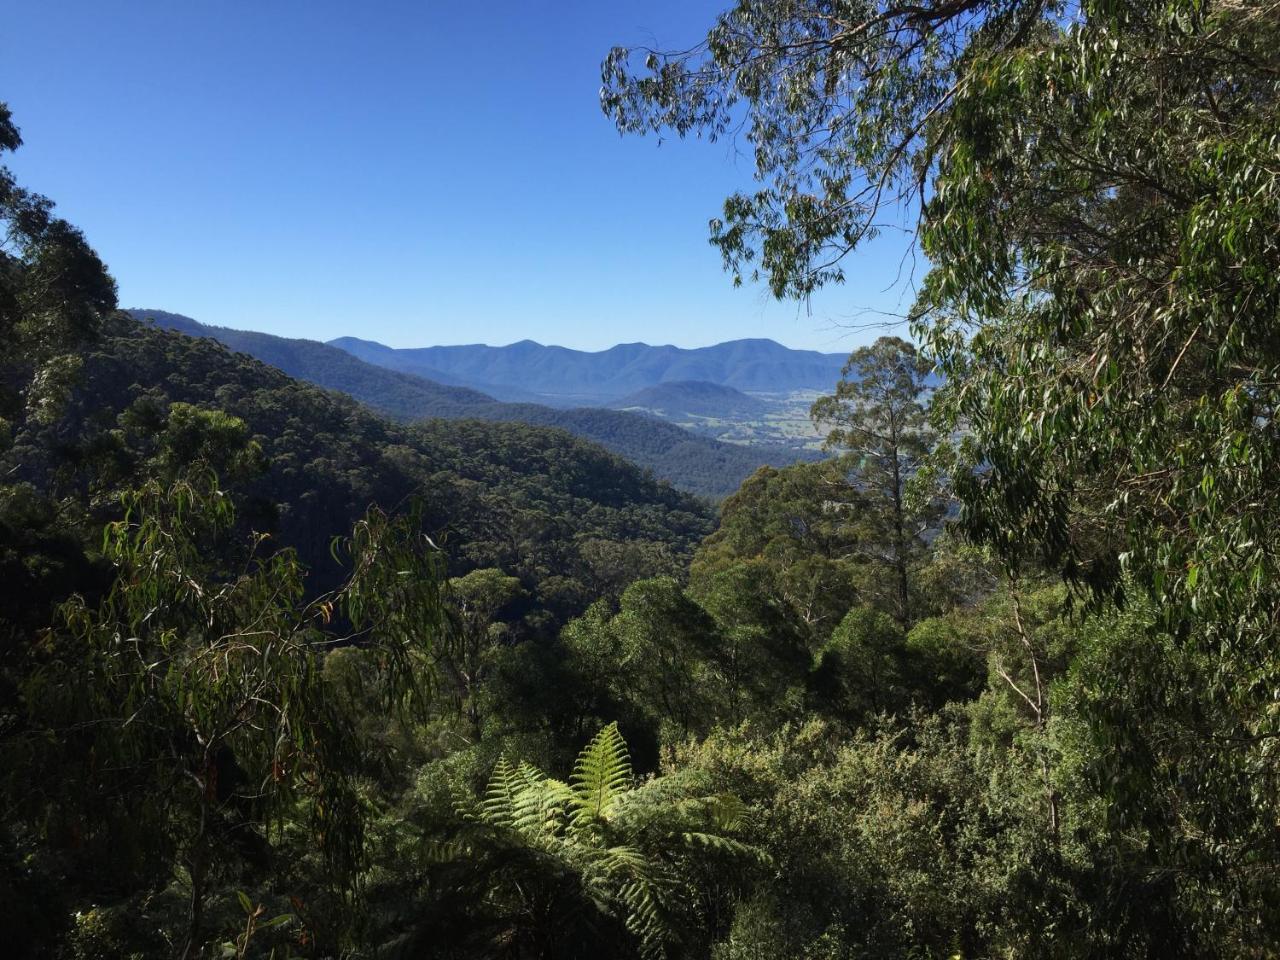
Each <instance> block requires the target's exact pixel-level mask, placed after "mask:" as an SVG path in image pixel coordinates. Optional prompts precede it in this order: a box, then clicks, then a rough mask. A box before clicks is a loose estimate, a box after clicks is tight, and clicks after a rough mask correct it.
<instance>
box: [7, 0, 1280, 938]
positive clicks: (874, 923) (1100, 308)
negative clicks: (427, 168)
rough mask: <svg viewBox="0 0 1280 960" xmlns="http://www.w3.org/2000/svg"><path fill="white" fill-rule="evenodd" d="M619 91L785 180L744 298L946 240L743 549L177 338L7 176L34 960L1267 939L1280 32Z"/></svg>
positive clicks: (861, 12) (1275, 682)
mask: <svg viewBox="0 0 1280 960" xmlns="http://www.w3.org/2000/svg"><path fill="white" fill-rule="evenodd" d="M604 77H605V85H604V89H603V91H602V104H603V106H604V108H605V111H606V113H607V114H608V115H609V116H610V117H611V118H612V119H613V120H614V121H615V122H616V123H617V125H618V126H619V127H620V128H621V129H623V130H624V131H632V132H638V131H654V132H668V131H674V132H675V133H677V134H680V135H692V134H698V135H706V136H711V137H722V136H736V137H739V138H740V139H741V140H744V141H745V142H746V143H747V144H749V145H750V149H751V150H752V154H753V158H754V161H755V165H756V172H757V175H758V179H759V187H758V189H757V190H755V191H754V192H750V193H744V194H739V195H735V196H733V197H731V198H730V199H729V200H728V201H727V202H726V205H725V209H724V212H723V216H721V217H720V218H718V219H717V220H715V221H713V223H712V225H711V229H712V239H713V241H714V242H715V243H716V244H717V245H719V247H720V249H721V250H722V252H723V253H724V256H725V260H726V264H727V265H728V266H729V268H730V269H731V270H732V271H734V272H735V274H736V276H737V278H739V279H743V278H746V277H748V276H751V275H753V274H754V275H758V276H759V277H760V278H761V279H763V280H765V281H767V282H768V283H769V285H770V286H771V288H772V289H773V291H774V292H775V293H776V294H778V295H780V296H798V297H804V296H806V295H808V294H809V293H811V292H812V291H813V290H815V289H816V288H817V287H818V286H821V285H824V284H831V283H836V282H838V281H839V280H840V279H841V278H842V275H843V271H845V270H849V269H852V265H853V264H854V263H856V260H855V259H854V257H855V256H856V252H857V249H858V246H859V244H861V243H862V242H863V241H864V240H865V239H866V238H867V237H868V236H870V235H872V234H873V233H874V231H875V230H876V229H877V228H878V223H879V215H880V211H881V210H882V209H883V208H884V207H885V205H886V204H887V203H888V202H890V200H892V201H893V202H895V203H898V204H905V205H908V206H907V207H906V208H908V209H911V210H913V212H914V215H915V216H916V217H917V227H916V229H917V231H918V236H919V240H920V243H921V245H922V248H923V250H924V252H925V253H927V255H928V260H929V264H930V266H929V269H928V273H927V275H926V276H924V277H923V278H922V285H921V293H920V296H919V298H918V300H917V302H916V304H915V306H914V308H913V310H912V314H911V317H910V321H911V328H912V331H913V333H914V342H912V341H908V340H905V339H901V338H897V337H883V338H881V339H879V340H878V341H876V342H875V343H874V344H871V345H869V346H867V347H864V348H860V349H858V350H857V351H855V352H854V353H853V354H852V355H851V356H850V357H849V359H848V362H847V364H846V365H845V368H844V373H843V375H842V376H841V378H840V379H839V380H837V381H835V382H833V383H832V384H831V385H830V388H829V393H828V394H827V395H826V396H825V397H823V398H822V399H820V400H818V401H817V402H816V403H815V404H814V408H813V418H814V421H815V423H816V424H819V425H821V426H822V428H823V429H825V430H827V431H828V432H829V435H828V439H827V445H828V447H829V449H830V451H831V453H832V456H831V457H830V458H828V459H825V460H823V461H820V462H812V463H800V464H796V465H793V466H789V467H785V468H781V469H779V468H775V467H764V468H761V469H760V470H758V471H757V472H756V473H754V474H753V475H752V476H750V477H749V478H748V479H747V480H746V481H745V482H743V483H742V485H741V486H740V488H739V489H737V491H736V492H734V493H733V494H732V495H731V496H729V497H728V498H727V499H726V500H725V501H724V503H723V505H722V508H721V509H720V512H719V517H718V522H715V520H713V518H711V517H710V516H709V515H708V513H707V512H706V509H705V507H703V506H702V505H701V504H700V503H699V502H697V501H694V500H692V499H690V498H688V497H686V496H685V495H683V494H680V493H677V492H675V491H673V490H672V489H670V488H669V487H666V486H663V485H660V484H657V483H655V482H654V481H653V480H652V479H650V478H648V477H647V476H646V475H645V474H643V473H642V472H640V471H639V470H637V469H635V468H634V467H632V466H630V465H628V464H626V463H625V462H623V461H621V460H619V459H617V458H616V457H613V456H611V455H609V454H607V453H605V452H603V451H601V450H599V449H598V448H595V447H592V446H590V445H589V444H584V443H582V442H581V441H578V440H576V439H574V438H572V437H570V436H569V435H567V434H565V433H562V432H559V431H554V430H545V429H539V428H534V427H530V426H527V425H520V424H493V423H481V422H476V421H459V422H448V423H445V422H442V421H435V422H428V423H425V424H420V425H413V426H406V425H403V424H396V423H392V422H388V421H386V420H383V419H381V418H379V417H378V416H375V415H373V414H371V413H370V412H368V411H366V410H365V409H364V408H362V407H360V406H359V405H358V404H356V403H355V402H354V401H352V400H350V399H347V398H344V397H342V396H339V395H337V394H332V393H327V392H324V391H322V390H319V389H316V388H314V387H311V386H308V385H305V384H301V383H298V382H296V381H293V380H291V379H289V378H288V377H287V376H285V375H283V374H281V373H279V372H278V371H274V370H272V369H271V368H269V367H266V366H264V365H262V364H260V363H258V362H256V361H253V360H251V359H250V358H248V357H245V356H243V355H236V354H232V353H230V352H228V351H227V350H225V349H224V348H222V347H220V346H218V345H216V344H214V343H212V342H211V341H208V340H196V339H192V338H189V337H185V336H183V335H181V334H177V333H169V332H164V331H160V330H157V329H154V328H151V327H147V326H144V325H140V324H138V323H137V322H136V321H134V320H133V319H131V318H129V317H127V316H125V315H121V314H118V313H116V312H115V294H114V284H113V282H112V280H111V278H110V277H109V275H108V274H107V272H106V270H105V268H104V266H103V265H102V263H101V261H100V260H99V259H98V257H97V255H96V254H95V253H94V252H93V251H92V250H91V249H90V248H89V246H88V245H87V243H86V241H85V239H84V238H83V237H82V236H81V234H80V233H79V232H78V231H76V230H75V229H74V228H72V227H71V226H69V225H68V224H66V223H64V222H63V221H61V220H58V219H57V218H56V217H55V216H54V215H53V213H52V207H51V205H50V204H49V203H48V201H45V200H43V199H42V198H39V197H35V196H33V195H31V194H29V193H27V192H25V191H23V190H22V189H21V188H19V187H18V186H17V185H16V183H15V182H14V180H13V178H12V176H11V175H10V174H9V173H8V172H7V171H5V172H4V173H3V174H2V175H0V219H3V220H4V228H5V232H4V237H5V239H4V241H3V244H2V245H0V283H2V284H3V287H2V289H0V324H2V325H3V332H4V335H5V344H6V349H5V352H4V355H3V357H2V358H0V361H2V362H0V417H3V423H2V424H0V426H3V445H2V446H0V565H2V566H3V571H2V577H0V584H3V587H2V589H3V590H4V594H5V595H4V604H3V605H2V606H0V804H3V809H4V812H5V816H4V819H3V821H0V906H2V909H0V933H3V934H4V935H5V943H6V945H7V946H8V947H9V949H10V951H11V952H12V953H14V954H15V955H17V956H23V957H52V958H81V957H104V958H116V957H119V958H124V957H150V956H177V957H183V958H196V957H213V956H228V957H270V956H276V957H280V956H304V957H352V958H355V957H386V958H391V957H443V958H479V957H510V958H522V960H523V958H577V957H598V956H609V957H643V958H649V957H670V958H677V957H687V958H695V957H710V958H715V960H731V958H732V960H739V958H740V960H748V958H764V957H769V958H774V957H786V958H852V957H877V958H879V957H902V958H914V957H1044V958H1062V957H1081V958H1084V957H1097V956H1108V957H1109V956H1117V957H1135V958H1137V957H1265V956H1271V955H1274V954H1275V952H1276V949H1277V944H1280V831H1277V827H1276V825H1277V822H1280V819H1278V818H1280V789H1278V788H1280V783H1278V780H1277V775H1278V769H1277V754H1276V750H1275V744H1276V743H1277V734H1278V732H1280V731H1278V730H1277V722H1278V719H1277V718H1280V698H1278V697H1277V693H1276V691H1277V689H1280V656H1278V655H1277V650H1278V649H1280V635H1278V634H1280V630H1278V627H1277V622H1276V616H1277V611H1278V610H1280V597H1277V596H1276V583H1277V573H1280V571H1277V569H1276V564H1277V561H1276V558H1277V556H1280V541H1278V540H1277V533H1276V531H1277V530H1280V524H1278V523H1277V519H1280V518H1276V517H1274V516H1273V514H1274V512H1275V510H1276V504H1277V503H1280V496H1278V495H1280V490H1277V488H1276V487H1277V482H1278V480H1277V478H1280V470H1278V469H1277V467H1278V466H1280V464H1278V463H1277V459H1280V437H1277V435H1276V425H1275V405H1276V401H1277V390H1278V389H1280V387H1277V385H1278V384H1280V358H1278V357H1277V350H1276V337H1275V330H1276V329H1278V328H1277V324H1276V321H1277V319H1278V318H1277V312H1278V309H1277V308H1280V239H1277V238H1280V229H1278V228H1280V223H1277V221H1278V220H1280V161H1278V159H1277V158H1278V157H1280V148H1278V144H1280V140H1278V139H1277V138H1278V136H1280V135H1278V134H1277V133H1276V131H1277V130H1278V129H1280V124H1277V119H1278V118H1277V92H1278V90H1277V86H1278V85H1280V6H1278V5H1277V4H1275V3H1269V2H1265V0H1263V2H1237V0H1225V2H1199V0H1196V2H1190V0H1157V2H1110V0H1109V2H1097V3H1085V4H1081V5H1058V4H1044V3H1030V2H1026V0H1003V2H986V0H959V2H939V3H924V4H916V3H912V4H896V3H892V2H880V0H870V2H869V0H738V2H737V3H736V4H735V5H733V6H732V7H731V9H729V10H727V11H726V12H725V13H724V14H722V15H721V16H720V17H719V18H718V19H717V20H716V22H715V23H714V24H712V25H711V26H710V31H709V33H708V35H707V38H706V40H705V42H704V43H702V44H700V45H698V46H696V47H694V48H692V49H689V50H685V51H681V52H673V53H663V52H661V51H630V50H625V49H618V50H615V51H613V52H612V53H610V54H609V55H608V57H607V59H606V61H605V64H604ZM19 145H20V138H19V137H18V133H17V130H16V128H15V127H14V126H13V124H12V122H11V120H10V117H9V114H8V112H7V110H0V149H3V150H5V151H11V150H14V149H16V148H17V147H18V146H19ZM912 204H914V206H912Z"/></svg>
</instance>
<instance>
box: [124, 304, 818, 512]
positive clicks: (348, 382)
mask: <svg viewBox="0 0 1280 960" xmlns="http://www.w3.org/2000/svg"><path fill="white" fill-rule="evenodd" d="M129 312H130V313H131V314H132V315H133V316H134V317H135V318H137V319H140V320H150V321H152V322H154V323H155V324H157V325H158V326H161V327H166V328H168V329H171V330H176V331H178V332H180V333H185V334H187V335H189V336H195V337H209V338H212V339H214V340H217V341H219V342H220V343H222V344H224V345H225V346H227V347H228V348H230V349H231V350H233V351H236V352H239V353H244V354H248V355H250V356H252V357H254V358H256V359H258V360H261V361H262V362H264V363H268V364H270V365H271V366H273V367H276V368H277V369H279V370H282V371H283V372H285V373H287V374H288V375H290V376H292V377H296V378H298V379H300V380H307V381H309V382H311V383H314V384H317V385H318V386H321V387H326V388H328V389H331V390H339V391H341V392H343V393H346V394H348V395H350V396H352V397H354V398H355V399H357V400H359V401H361V402H362V403H365V404H367V405H369V406H370V407H373V408H375V409H378V410H381V411H383V412H384V413H387V414H389V415H391V416H394V417H397V418H399V419H403V420H412V419H421V418H427V417H440V418H444V419H463V418H474V419H479V420H490V421H504V422H521V423H528V424H533V425H537V426H551V427H559V428H561V429H564V430H566V431H568V432H569V433H572V434H575V435H577V436H579V437H582V438H584V439H587V440H592V441H594V442H596V443H598V444H600V445H601V446H602V447H604V448H606V449H607V450H610V451H612V452H613V453H616V454H618V455H620V456H623V457H626V458H627V459H629V460H631V461H632V462H634V463H637V464H639V465H640V466H642V467H645V468H647V469H649V470H650V471H652V473H653V474H654V476H656V477H658V478H660V479H665V480H668V481H670V482H671V483H672V484H673V485H674V486H676V487H679V488H680V489H683V490H687V491H689V492H692V493H698V494H701V495H703V496H710V497H722V496H725V495H727V494H728V493H731V492H733V491H734V490H736V489H737V488H738V486H739V484H741V482H742V480H744V479H745V478H746V477H747V476H748V475H750V474H751V473H752V472H754V471H755V470H756V469H757V468H758V467H760V466H763V465H765V464H770V465H774V466H780V465H784V464H787V463H792V462H795V461H796V460H799V459H808V458H811V457H812V456H813V454H812V453H810V452H808V451H804V450H800V449H795V448H789V447H787V446H783V445H766V444H757V445H752V446H746V445H742V444H733V443H725V442H721V441H717V440H715V439H712V438H710V437H707V436H701V435H698V434H694V433H691V432H690V431H688V430H685V429H682V428H681V427H679V426H676V425H675V424H673V423H668V422H664V421H663V420H660V419H657V418H656V417H654V416H650V415H648V414H645V413H635V412H629V411H626V410H614V409H601V408H584V407H578V408H573V409H561V408H555V407H551V406H546V405H542V404H534V403H510V402H502V401H499V400H497V399H495V398H494V397H493V396H490V395H488V394H486V393H484V392H481V391H479V390H476V389H473V388H471V387H469V386H463V385H459V384H456V383H454V384H449V383H441V382H438V381H435V380H432V379H430V378H427V377H424V376H421V375H417V374H414V373H407V372H403V371H400V370H395V369H387V368H384V367H382V366H379V365H376V364H373V363H366V362H364V361H363V360H362V359H360V358H359V357H357V356H355V355H353V354H351V353H348V352H346V351H345V350H341V349H339V348H337V347H335V346H330V345H328V344H324V343H320V342H317V341H314V340H295V339H288V338H285V337H277V336H272V335H271V334H266V333H256V332H253V331H248V330H233V329H230V328H227V327H212V326H207V325H205V324H202V323H199V322H197V321H195V320H193V319H191V318H190V317H186V316H183V315H182V314H176V313H170V312H168V311H164V310H152V309H134V310H130V311H129ZM335 342H337V341H335ZM344 342H345V341H344ZM358 342H364V341H358ZM742 342H755V341H742ZM765 342H768V341H765ZM774 346H775V347H776V346H778V345H777V344H774ZM383 349H384V350H390V348H385V347H384V348H383ZM497 349H503V348H497ZM653 349H660V350H665V349H675V348H653ZM781 349H785V348H781ZM391 352H392V353H394V352H396V351H391ZM566 352H568V353H577V351H566ZM607 352H608V351H606V353H607ZM687 352H691V351H687ZM585 356H594V355H593V354H585ZM817 356H822V355H821V354H818V355H817ZM445 375H446V376H448V374H445ZM513 376H514V373H513ZM833 382H834V381H833ZM675 389H676V392H677V393H682V394H687V393H688V392H689V390H690V388H689V387H688V386H687V385H686V386H685V387H683V388H681V387H677V388H675ZM698 389H703V390H705V388H694V390H695V392H696V390H698ZM733 393H734V394H738V391H733ZM738 395H739V396H743V397H744V398H745V399H746V400H747V401H750V400H751V399H752V398H750V397H745V395H741V394H738ZM636 405H637V406H642V405H643V404H636Z"/></svg>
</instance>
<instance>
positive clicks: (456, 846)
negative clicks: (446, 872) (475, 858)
mask: <svg viewBox="0 0 1280 960" xmlns="http://www.w3.org/2000/svg"><path fill="white" fill-rule="evenodd" d="M421 850H422V858H423V860H425V861H426V862H427V863H438V864H443V863H455V862H457V861H459V860H467V859H469V858H470V856H471V844H469V843H467V842H466V841H465V840H424V841H423V843H422V847H421Z"/></svg>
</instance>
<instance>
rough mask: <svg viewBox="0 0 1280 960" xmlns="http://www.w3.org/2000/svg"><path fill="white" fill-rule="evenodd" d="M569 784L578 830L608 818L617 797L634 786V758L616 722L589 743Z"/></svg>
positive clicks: (575, 767)
mask: <svg viewBox="0 0 1280 960" xmlns="http://www.w3.org/2000/svg"><path fill="white" fill-rule="evenodd" d="M570 783H571V784H572V786H573V801H572V803H573V823H574V826H575V827H579V828H580V827H584V826H586V825H588V824H592V823H599V822H602V821H606V820H608V819H609V817H610V814H611V813H612V811H613V807H614V804H615V803H616V801H617V799H618V797H619V796H621V795H622V794H623V793H625V792H626V790H627V789H629V788H630V786H631V783H632V773H631V755H630V754H629V753H628V752H627V743H626V741H625V740H623V739H622V734H621V733H620V732H619V731H618V724H617V723H611V724H609V726H607V727H605V728H604V729H603V730H601V731H600V732H599V733H598V734H596V735H595V737H594V738H593V739H592V741H591V742H590V743H589V744H587V746H586V749H584V750H583V751H582V753H581V754H580V755H579V756H578V761H577V763H576V764H575V765H574V770H573V776H572V777H571V778H570Z"/></svg>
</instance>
